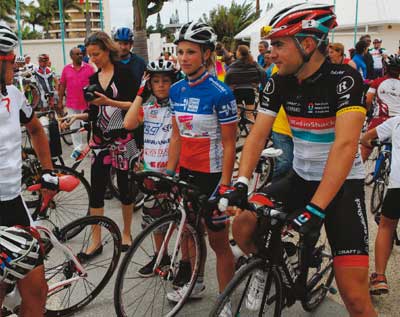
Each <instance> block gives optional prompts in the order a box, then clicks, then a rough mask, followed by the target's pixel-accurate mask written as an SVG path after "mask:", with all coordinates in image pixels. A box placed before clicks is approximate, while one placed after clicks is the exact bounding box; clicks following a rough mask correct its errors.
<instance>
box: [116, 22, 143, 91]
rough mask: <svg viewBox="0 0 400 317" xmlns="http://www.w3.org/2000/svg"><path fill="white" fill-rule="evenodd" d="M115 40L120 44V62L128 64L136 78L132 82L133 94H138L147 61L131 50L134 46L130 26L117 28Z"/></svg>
mask: <svg viewBox="0 0 400 317" xmlns="http://www.w3.org/2000/svg"><path fill="white" fill-rule="evenodd" d="M114 41H116V42H117V43H118V46H119V54H120V55H119V56H120V58H121V60H120V63H122V64H124V65H128V67H129V68H130V70H131V73H132V75H133V77H134V79H135V80H134V81H133V82H132V83H131V89H132V94H133V95H134V96H136V94H137V92H138V89H139V86H140V82H141V80H142V76H143V73H144V70H145V69H146V63H145V61H144V60H143V58H141V57H140V56H139V55H136V54H134V53H132V52H131V51H132V47H133V33H132V30H131V29H130V28H127V27H121V28H119V29H117V31H116V32H115V35H114Z"/></svg>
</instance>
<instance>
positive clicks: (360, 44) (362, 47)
mask: <svg viewBox="0 0 400 317" xmlns="http://www.w3.org/2000/svg"><path fill="white" fill-rule="evenodd" d="M367 47H368V43H367V42H365V41H358V42H357V44H356V53H357V54H360V55H362V54H364V51H365V49H366V48H367Z"/></svg>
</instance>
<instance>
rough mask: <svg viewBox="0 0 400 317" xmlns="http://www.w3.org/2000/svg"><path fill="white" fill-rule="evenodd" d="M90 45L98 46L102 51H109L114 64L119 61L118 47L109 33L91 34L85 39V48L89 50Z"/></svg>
mask: <svg viewBox="0 0 400 317" xmlns="http://www.w3.org/2000/svg"><path fill="white" fill-rule="evenodd" d="M89 45H97V46H98V47H100V49H101V50H102V51H109V53H110V60H111V62H112V63H116V62H118V61H119V50H118V47H117V46H116V44H115V42H114V41H113V40H112V39H111V37H109V36H108V34H107V33H105V32H102V31H98V32H94V33H92V34H90V35H89V36H88V37H87V38H86V39H85V47H86V48H87V47H88V46H89Z"/></svg>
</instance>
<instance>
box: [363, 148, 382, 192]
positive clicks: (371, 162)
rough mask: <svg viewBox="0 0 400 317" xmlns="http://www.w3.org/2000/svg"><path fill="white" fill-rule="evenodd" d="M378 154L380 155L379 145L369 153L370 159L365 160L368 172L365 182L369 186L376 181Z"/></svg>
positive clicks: (366, 171)
mask: <svg viewBox="0 0 400 317" xmlns="http://www.w3.org/2000/svg"><path fill="white" fill-rule="evenodd" d="M378 155H379V149H378V148H377V147H375V148H374V149H373V150H372V153H371V154H370V155H369V157H368V159H367V160H366V161H365V162H364V168H365V173H366V174H365V180H364V183H365V185H367V186H369V185H371V184H372V183H373V181H374V178H376V176H375V164H376V159H377V158H378ZM374 176H375V177H374Z"/></svg>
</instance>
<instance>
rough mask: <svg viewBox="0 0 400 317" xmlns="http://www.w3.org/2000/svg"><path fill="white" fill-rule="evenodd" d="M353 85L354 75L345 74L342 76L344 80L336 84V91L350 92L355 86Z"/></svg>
mask: <svg viewBox="0 0 400 317" xmlns="http://www.w3.org/2000/svg"><path fill="white" fill-rule="evenodd" d="M353 86H354V79H353V77H350V76H345V77H343V78H342V80H341V81H340V82H339V84H338V85H337V86H336V92H337V93H338V94H339V95H342V94H344V93H346V92H348V91H349V90H350V89H351V88H353Z"/></svg>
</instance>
